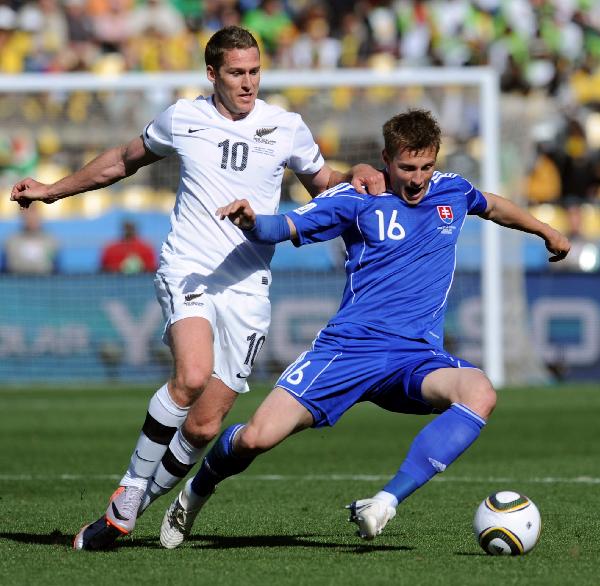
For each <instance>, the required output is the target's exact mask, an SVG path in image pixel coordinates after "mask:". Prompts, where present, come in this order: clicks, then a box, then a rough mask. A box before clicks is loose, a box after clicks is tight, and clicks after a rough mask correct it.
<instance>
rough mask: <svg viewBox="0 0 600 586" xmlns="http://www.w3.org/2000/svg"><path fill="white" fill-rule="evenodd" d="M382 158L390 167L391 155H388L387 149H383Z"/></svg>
mask: <svg viewBox="0 0 600 586" xmlns="http://www.w3.org/2000/svg"><path fill="white" fill-rule="evenodd" d="M381 158H382V159H383V162H384V163H385V166H386V167H389V166H390V158H389V156H388V154H387V152H386V150H385V149H383V150H382V151H381Z"/></svg>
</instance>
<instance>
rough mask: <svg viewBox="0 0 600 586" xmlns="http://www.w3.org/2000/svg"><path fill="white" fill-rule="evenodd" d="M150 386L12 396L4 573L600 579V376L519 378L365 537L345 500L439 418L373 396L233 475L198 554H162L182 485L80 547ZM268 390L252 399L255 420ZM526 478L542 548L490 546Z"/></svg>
mask: <svg viewBox="0 0 600 586" xmlns="http://www.w3.org/2000/svg"><path fill="white" fill-rule="evenodd" d="M151 392H152V391H151V390H150V389H146V390H144V391H142V390H139V389H138V390H135V389H119V390H110V389H87V390H81V391H78V390H3V391H0V437H1V442H0V445H1V456H0V462H1V467H0V584H2V585H3V586H9V585H12V584H15V585H17V584H18V585H24V584H36V585H37V584H47V585H54V584H56V585H62V584H99V585H104V584H110V585H111V586H115V585H117V584H146V585H155V584H156V585H160V584H165V585H168V586H173V585H175V584H185V585H190V584H206V585H210V586H212V585H220V584H243V585H244V586H253V585H254V584H265V583H272V584H283V585H287V584H289V585H305V584H306V585H321V584H340V585H341V584H353V585H359V584H369V585H376V584H408V585H417V584H426V585H436V584H439V585H453V584H457V585H459V584H460V585H471V584H473V585H482V584H502V585H503V586H506V585H507V584H518V585H519V586H524V585H526V586H530V585H537V584H539V585H548V584H558V585H565V584H577V585H586V584H590V585H591V584H599V583H600V515H599V513H598V511H599V509H600V453H599V451H600V447H599V446H600V424H599V423H598V421H599V418H600V388H598V386H597V385H588V386H563V387H555V388H549V389H543V390H542V389H539V390H532V389H512V390H505V391H501V392H500V393H499V401H498V407H497V409H496V412H495V413H494V416H493V417H492V419H491V421H490V424H489V425H488V427H487V428H486V429H485V430H484V432H483V433H482V435H481V438H480V439H479V441H478V442H477V443H476V444H475V445H474V446H473V447H472V448H471V449H470V450H469V451H468V452H467V453H466V454H464V455H463V456H462V457H461V458H460V459H459V460H458V461H457V462H456V463H455V464H454V465H453V466H452V467H450V468H449V469H448V470H447V471H446V472H444V474H442V475H439V476H438V477H437V478H436V479H434V480H433V481H432V482H430V483H429V484H428V485H426V486H425V487H423V488H422V489H421V490H420V491H418V492H417V493H415V494H414V495H413V496H412V497H411V498H410V499H408V500H407V501H406V502H405V503H403V504H402V505H401V506H400V507H399V509H398V515H397V516H396V518H395V519H394V520H393V521H392V522H391V523H390V524H389V525H388V526H387V528H386V530H385V532H384V534H383V535H381V536H380V537H379V538H378V539H376V540H374V541H372V542H362V541H360V540H359V539H358V537H356V535H355V533H354V525H351V524H349V523H347V521H346V520H347V512H346V511H344V509H343V506H344V505H345V504H347V503H349V502H351V501H352V500H354V499H356V498H363V497H366V496H370V495H371V494H372V493H373V492H374V491H376V490H377V489H379V488H380V487H381V486H382V485H383V484H384V482H385V481H386V480H387V478H388V477H389V476H391V474H393V472H394V471H395V470H396V469H397V467H398V466H399V464H400V462H401V460H402V459H403V456H404V454H405V452H406V450H407V448H408V445H409V444H410V441H411V439H412V437H413V436H414V435H415V433H416V432H417V431H418V429H419V428H420V427H421V426H422V425H424V423H425V422H426V421H427V418H424V417H417V416H406V415H396V414H390V413H386V412H384V411H381V410H379V409H377V408H376V407H374V406H372V405H369V404H363V405H359V406H357V407H355V408H354V409H353V410H351V411H350V412H349V413H348V414H347V415H346V416H345V417H344V418H342V420H341V421H340V422H339V424H338V425H337V426H336V427H335V428H334V429H326V430H309V431H306V432H304V433H302V434H299V435H297V436H294V437H292V438H290V439H289V440H288V441H287V442H286V443H284V444H283V445H281V446H279V447H278V448H276V449H275V450H273V451H272V452H270V453H268V454H266V455H264V456H262V457H261V458H259V459H258V460H257V461H256V462H255V463H254V464H253V465H252V466H251V467H250V469H249V470H248V471H247V472H246V473H244V474H243V475H241V476H240V477H238V478H233V479H229V480H227V481H225V482H224V483H223V484H222V485H221V486H220V488H219V490H218V492H217V494H216V495H215V496H214V497H213V499H212V500H211V502H210V503H209V504H208V505H207V507H206V509H205V510H204V511H203V513H202V515H201V517H200V518H198V520H197V522H196V525H195V529H194V533H193V535H192V536H191V539H190V540H189V541H187V542H186V543H185V544H184V545H183V546H182V547H181V548H179V549H177V550H173V551H167V550H163V549H161V548H160V545H159V542H158V529H159V526H160V522H161V519H162V515H163V512H164V510H165V508H166V507H167V506H168V504H169V503H170V501H171V499H172V498H173V497H174V494H172V495H168V496H167V497H164V498H163V499H161V500H159V501H157V502H156V503H155V504H154V505H153V507H151V508H150V509H149V510H148V511H147V513H146V514H145V515H144V516H143V517H142V518H141V519H140V520H139V523H138V527H137V528H136V531H135V534H134V536H133V537H132V538H126V539H123V540H122V542H121V543H120V545H121V547H118V548H116V549H114V550H111V551H107V552H78V551H74V550H72V549H71V540H72V536H73V534H74V533H75V532H76V531H77V530H78V529H79V527H80V526H81V525H82V524H83V523H84V522H90V521H92V520H94V519H96V518H97V517H98V516H99V515H100V513H101V512H102V511H103V509H104V508H105V506H106V501H107V498H108V496H109V495H110V493H111V492H112V490H113V489H114V487H115V486H116V483H117V482H118V479H119V478H120V476H121V474H122V473H123V471H124V469H125V467H126V464H127V462H128V459H129V455H130V451H131V449H132V447H133V443H134V441H135V438H136V437H137V433H138V430H139V427H140V425H141V423H142V420H143V417H144V413H145V409H146V404H147V400H148V398H149V395H150V394H151ZM265 392H266V389H260V388H255V389H254V391H253V392H252V393H250V394H249V395H247V396H242V397H241V398H240V400H239V401H238V404H237V405H236V407H235V408H234V410H233V412H232V413H231V414H230V416H229V417H228V420H227V421H228V423H233V422H236V421H243V420H245V419H246V418H247V417H248V415H250V414H251V412H252V411H253V409H254V408H255V407H256V406H257V405H258V403H259V401H260V400H261V399H262V397H263V396H264V394H265ZM503 489H512V490H517V491H521V492H523V493H524V494H526V495H528V496H529V497H530V498H532V499H533V500H534V502H535V503H536V504H537V505H538V507H539V509H540V511H541V514H542V522H543V529H542V536H541V539H540V543H539V544H538V546H537V548H536V549H535V550H534V551H533V552H531V553H530V554H529V555H527V556H524V557H521V558H492V557H489V556H486V555H485V554H484V553H483V552H482V551H481V550H480V549H479V546H478V545H477V543H476V542H475V540H474V538H473V536H472V533H471V521H472V517H473V514H474V512H475V509H476V507H477V505H478V504H479V502H480V501H481V500H482V499H483V498H484V497H486V496H487V495H488V494H489V493H491V492H493V491H497V490H503Z"/></svg>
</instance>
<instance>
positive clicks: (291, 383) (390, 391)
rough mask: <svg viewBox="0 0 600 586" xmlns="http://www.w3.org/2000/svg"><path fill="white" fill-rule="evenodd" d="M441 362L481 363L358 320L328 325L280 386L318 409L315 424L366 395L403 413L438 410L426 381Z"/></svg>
mask: <svg viewBox="0 0 600 586" xmlns="http://www.w3.org/2000/svg"><path fill="white" fill-rule="evenodd" d="M439 368H476V367H475V366H473V364H471V363H470V362H467V361H466V360H462V359H460V358H457V357H456V356H452V355H451V354H448V353H447V352H446V351H444V350H440V349H439V348H436V347H434V346H432V345H431V344H430V343H429V342H427V341H425V340H411V339H407V338H402V337H399V336H390V335H389V334H385V333H382V332H377V331H374V330H371V329H370V328H367V327H365V326H360V325H357V324H339V325H328V326H327V327H326V328H325V329H323V330H322V331H321V332H320V333H319V335H318V336H317V339H316V340H315V341H314V342H313V347H312V349H311V350H309V351H308V352H304V353H303V354H301V355H300V356H299V357H298V358H297V359H296V360H295V361H294V362H293V363H292V364H290V366H288V367H287V368H286V370H285V371H284V372H283V374H282V375H281V376H280V377H279V380H278V381H277V384H276V386H278V387H281V388H282V389H285V390H286V391H287V392H288V393H290V395H292V397H294V398H295V399H296V400H297V401H298V402H300V403H301V404H302V405H304V406H305V407H306V408H307V409H308V410H309V411H310V412H311V413H312V415H313V418H314V424H313V427H324V426H328V425H334V424H335V423H336V421H337V420H338V419H339V418H340V417H341V416H342V415H343V414H344V413H345V412H346V411H347V410H348V409H350V407H352V405H355V404H356V403H360V402H361V401H370V402H371V403H375V404H376V405H379V406H380V407H382V408H383V409H386V410H387V411H394V412H397V413H414V414H428V413H432V412H433V410H434V409H433V407H432V406H431V405H430V404H429V403H428V402H427V401H425V399H423V396H422V395H421V384H422V382H423V379H424V378H425V377H426V376H427V375H428V374H429V373H430V372H433V371H434V370H438V369H439Z"/></svg>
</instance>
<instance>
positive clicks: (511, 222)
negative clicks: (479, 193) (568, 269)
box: [480, 193, 571, 262]
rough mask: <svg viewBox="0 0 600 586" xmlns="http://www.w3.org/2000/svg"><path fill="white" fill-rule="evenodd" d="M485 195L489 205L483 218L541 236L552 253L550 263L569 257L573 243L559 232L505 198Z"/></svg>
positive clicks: (490, 194) (489, 194) (482, 215)
mask: <svg viewBox="0 0 600 586" xmlns="http://www.w3.org/2000/svg"><path fill="white" fill-rule="evenodd" d="M483 195H484V196H485V198H486V200H487V202H488V205H487V208H486V210H485V212H483V213H482V214H480V215H481V217H482V218H485V219H486V220H492V222H495V223H496V224H500V226H506V227H507V228H514V229H516V230H521V231H522V232H527V233H529V234H535V235H536V236H539V237H540V238H542V239H543V240H544V242H545V244H546V248H547V249H548V251H549V252H551V253H552V256H551V257H550V258H549V259H548V260H549V261H550V262H557V261H559V260H562V259H563V258H565V257H566V256H567V254H568V252H569V250H570V249H571V243H570V242H569V239H568V238H567V237H566V236H564V235H563V234H561V233H560V232H559V231H558V230H555V229H554V228H552V227H551V226H549V225H548V224H545V223H544V222H540V221H539V220H537V219H536V218H534V217H533V216H532V215H531V214H530V213H529V212H528V211H526V210H524V209H522V208H520V207H518V206H517V205H515V204H514V203H512V202H511V201H509V200H508V199H506V198H504V197H500V196H499V195H495V194H493V193H484V194H483Z"/></svg>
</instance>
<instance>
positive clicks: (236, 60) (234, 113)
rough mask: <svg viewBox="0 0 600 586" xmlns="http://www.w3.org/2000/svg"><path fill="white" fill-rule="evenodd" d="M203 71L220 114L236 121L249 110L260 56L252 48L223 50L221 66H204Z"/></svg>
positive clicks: (251, 105)
mask: <svg viewBox="0 0 600 586" xmlns="http://www.w3.org/2000/svg"><path fill="white" fill-rule="evenodd" d="M206 73H207V76H208V79H209V81H211V82H212V84H213V86H214V90H215V104H216V106H217V109H218V110H219V112H220V113H221V114H222V115H223V116H225V117H226V118H229V119H230V120H239V119H240V118H244V117H246V116H247V115H248V114H249V113H250V112H251V111H252V108H254V102H255V101H256V96H257V94H258V85H259V83H260V56H259V53H258V50H257V49H256V48H255V47H252V48H250V49H230V50H228V51H225V55H224V60H223V64H222V65H221V67H219V69H218V70H215V69H214V67H212V66H211V65H208V66H207V68H206Z"/></svg>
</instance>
